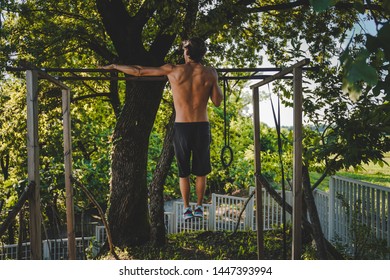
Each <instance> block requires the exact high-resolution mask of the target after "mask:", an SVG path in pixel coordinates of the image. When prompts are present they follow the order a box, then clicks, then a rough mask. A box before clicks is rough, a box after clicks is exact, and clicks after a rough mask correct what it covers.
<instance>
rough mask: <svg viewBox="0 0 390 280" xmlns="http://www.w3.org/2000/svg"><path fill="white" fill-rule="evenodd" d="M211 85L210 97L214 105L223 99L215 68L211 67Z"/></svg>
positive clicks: (217, 104) (219, 103)
mask: <svg viewBox="0 0 390 280" xmlns="http://www.w3.org/2000/svg"><path fill="white" fill-rule="evenodd" d="M212 79H213V86H212V88H211V93H210V99H211V101H212V102H213V103H214V105H215V106H217V107H218V106H219V105H221V102H222V100H223V94H222V90H221V88H220V87H219V85H218V74H217V71H216V70H215V69H212Z"/></svg>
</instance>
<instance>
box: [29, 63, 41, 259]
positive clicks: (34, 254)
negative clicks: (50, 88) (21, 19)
mask: <svg viewBox="0 0 390 280" xmlns="http://www.w3.org/2000/svg"><path fill="white" fill-rule="evenodd" d="M26 81H27V172H28V180H29V182H34V183H35V188H34V190H33V191H32V192H30V195H29V198H28V201H29V210H30V244H31V259H33V260H41V259H42V237H41V224H42V221H41V209H40V200H41V196H40V185H39V184H40V180H39V146H38V73H37V71H34V70H28V71H26Z"/></svg>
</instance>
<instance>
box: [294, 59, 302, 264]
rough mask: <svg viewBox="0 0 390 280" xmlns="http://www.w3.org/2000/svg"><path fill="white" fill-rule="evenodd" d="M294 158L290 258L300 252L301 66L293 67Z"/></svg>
mask: <svg viewBox="0 0 390 280" xmlns="http://www.w3.org/2000/svg"><path fill="white" fill-rule="evenodd" d="M293 75H294V121H293V125H294V145H293V146H294V147H293V149H294V158H293V166H294V167H293V232H292V239H293V245H292V259H293V260H298V259H301V253H302V197H303V195H302V68H300V67H298V68H294V70H293Z"/></svg>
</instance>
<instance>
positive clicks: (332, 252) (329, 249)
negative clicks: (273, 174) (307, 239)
mask: <svg viewBox="0 0 390 280" xmlns="http://www.w3.org/2000/svg"><path fill="white" fill-rule="evenodd" d="M257 176H258V179H259V180H260V183H261V185H262V187H264V188H265V189H266V191H267V192H268V193H269V194H270V195H271V196H272V198H273V199H274V200H275V201H276V202H277V203H278V204H279V205H282V203H283V200H282V197H281V196H280V195H279V194H278V193H277V192H276V190H274V189H273V188H272V187H271V185H270V184H269V183H268V181H267V179H265V177H264V176H263V175H262V174H259V175H257ZM286 211H287V212H288V213H290V214H292V207H291V205H290V204H288V203H286ZM302 216H303V217H302V222H303V230H304V231H305V232H307V233H308V234H310V235H311V236H313V228H312V225H311V223H310V222H309V221H308V220H307V219H306V217H305V216H304V215H302ZM324 242H325V246H326V250H327V252H328V253H329V254H330V256H331V257H332V258H333V259H337V260H342V259H344V258H343V256H342V255H341V254H340V252H338V251H337V250H336V248H335V247H334V246H333V245H332V244H331V243H330V242H329V241H328V240H326V239H325V238H324Z"/></svg>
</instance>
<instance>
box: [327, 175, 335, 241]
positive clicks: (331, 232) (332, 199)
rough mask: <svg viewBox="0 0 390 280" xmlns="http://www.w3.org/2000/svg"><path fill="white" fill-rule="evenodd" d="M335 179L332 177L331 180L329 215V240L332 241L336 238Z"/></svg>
mask: <svg viewBox="0 0 390 280" xmlns="http://www.w3.org/2000/svg"><path fill="white" fill-rule="evenodd" d="M334 180H335V178H334V177H333V176H331V177H330V180H329V205H328V208H329V213H328V215H329V216H328V220H329V222H328V240H329V241H331V240H332V239H333V238H334V222H335V220H334V219H335V217H334V216H335V208H334V207H335V182H334Z"/></svg>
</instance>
